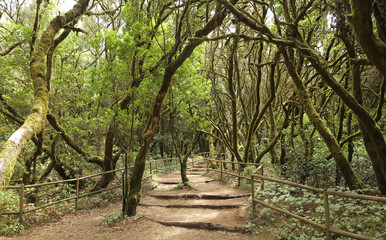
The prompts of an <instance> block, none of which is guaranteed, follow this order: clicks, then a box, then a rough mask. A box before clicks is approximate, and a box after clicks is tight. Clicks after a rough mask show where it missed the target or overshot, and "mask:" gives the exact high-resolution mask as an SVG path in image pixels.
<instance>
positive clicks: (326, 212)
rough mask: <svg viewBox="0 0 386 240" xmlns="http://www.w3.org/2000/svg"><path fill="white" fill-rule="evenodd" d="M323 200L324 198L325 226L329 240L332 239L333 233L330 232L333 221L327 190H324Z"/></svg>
mask: <svg viewBox="0 0 386 240" xmlns="http://www.w3.org/2000/svg"><path fill="white" fill-rule="evenodd" d="M323 198H324V216H325V219H326V222H325V226H326V237H327V240H330V239H331V232H330V227H331V220H330V207H329V205H328V194H327V190H326V189H323Z"/></svg>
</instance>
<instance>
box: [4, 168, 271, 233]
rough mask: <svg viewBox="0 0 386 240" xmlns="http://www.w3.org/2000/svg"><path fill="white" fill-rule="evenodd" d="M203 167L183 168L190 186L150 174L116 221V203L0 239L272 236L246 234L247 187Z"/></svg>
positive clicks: (170, 177) (118, 206)
mask: <svg viewBox="0 0 386 240" xmlns="http://www.w3.org/2000/svg"><path fill="white" fill-rule="evenodd" d="M204 170H205V168H203V167H202V166H196V167H194V168H190V169H188V172H187V174H188V178H189V180H190V182H191V183H192V187H181V185H178V183H179V182H180V179H181V177H180V174H179V173H178V172H177V173H170V174H166V175H158V176H156V182H157V186H156V187H155V188H153V189H151V190H149V191H145V192H144V194H143V196H142V199H141V202H140V205H139V207H138V209H137V215H136V216H135V217H131V218H125V219H120V220H118V219H117V218H118V216H119V214H120V212H121V207H122V202H121V201H116V202H113V203H109V204H107V205H105V206H104V207H101V208H94V209H89V210H79V211H76V212H73V213H71V214H68V215H65V216H64V217H62V218H61V219H60V220H58V221H56V222H52V223H49V224H46V225H43V226H36V227H33V228H30V229H27V230H26V231H25V234H24V235H20V236H14V237H8V238H2V237H0V239H20V240H23V239H26V240H27V239H28V240H31V239H92V240H97V239H141V240H147V239H149V240H150V239H152V240H153V239H189V240H193V239H221V240H228V239H229V240H230V239H241V240H244V239H256V238H259V239H272V238H274V235H275V233H274V232H275V230H273V229H271V230H269V229H266V230H265V231H262V232H261V233H256V232H255V233H254V234H251V233H246V232H245V231H246V225H247V222H248V210H249V203H248V198H249V192H248V191H246V190H240V189H234V188H231V187H229V186H227V185H226V184H224V183H222V182H219V181H217V180H214V179H213V178H209V177H206V176H203V172H204Z"/></svg>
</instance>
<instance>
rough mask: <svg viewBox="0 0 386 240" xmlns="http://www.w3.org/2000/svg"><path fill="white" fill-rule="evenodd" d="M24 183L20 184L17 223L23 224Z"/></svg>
mask: <svg viewBox="0 0 386 240" xmlns="http://www.w3.org/2000/svg"><path fill="white" fill-rule="evenodd" d="M23 214H24V183H22V184H21V185H20V202H19V223H20V224H21V225H24V220H23Z"/></svg>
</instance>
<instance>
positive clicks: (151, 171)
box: [149, 160, 153, 174]
mask: <svg viewBox="0 0 386 240" xmlns="http://www.w3.org/2000/svg"><path fill="white" fill-rule="evenodd" d="M149 167H150V174H153V169H152V168H151V160H150V162H149Z"/></svg>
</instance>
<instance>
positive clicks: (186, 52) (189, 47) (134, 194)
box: [122, 9, 227, 216]
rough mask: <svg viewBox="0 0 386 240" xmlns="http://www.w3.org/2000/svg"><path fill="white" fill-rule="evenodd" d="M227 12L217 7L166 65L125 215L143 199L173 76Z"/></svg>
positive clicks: (126, 202) (132, 210) (135, 166)
mask: <svg viewBox="0 0 386 240" xmlns="http://www.w3.org/2000/svg"><path fill="white" fill-rule="evenodd" d="M226 12H227V11H226V10H225V9H221V10H219V9H217V10H216V13H215V14H214V16H213V17H212V19H211V20H210V21H208V22H207V23H206V25H205V26H204V27H203V28H201V29H199V30H197V32H196V33H195V35H194V37H195V38H196V39H194V40H190V41H189V42H188V43H187V44H186V46H185V47H184V49H183V50H182V52H181V53H180V55H179V56H178V57H177V58H176V60H175V61H172V62H170V63H169V64H168V66H167V67H166V69H165V73H164V77H163V81H162V85H161V89H160V90H159V92H158V94H157V97H156V100H155V104H154V106H153V116H152V118H151V123H150V126H149V127H148V129H147V131H146V133H145V135H144V136H143V139H142V144H141V148H140V150H139V152H138V154H137V157H136V159H135V164H134V169H133V175H132V177H131V180H130V190H129V193H128V196H127V198H124V205H123V209H122V211H123V215H124V216H134V215H135V214H136V212H137V205H138V203H139V201H140V199H141V186H142V176H143V172H144V170H145V164H146V156H147V153H148V150H149V147H150V144H151V142H152V140H153V137H154V135H155V134H156V132H157V129H158V126H159V121H160V115H161V106H162V102H163V100H164V99H165V96H166V93H167V92H168V89H169V86H170V82H171V80H172V77H173V75H174V73H175V72H176V71H177V69H178V68H179V67H180V66H181V65H182V64H183V63H184V61H185V60H186V59H187V58H189V57H190V55H191V54H192V53H193V50H194V49H195V48H196V47H197V46H198V45H200V44H201V42H202V41H203V40H199V39H197V38H200V37H203V36H206V35H208V34H209V33H210V32H212V31H213V30H214V29H215V28H216V27H217V26H219V25H221V24H222V21H223V20H224V18H225V16H226Z"/></svg>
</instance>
